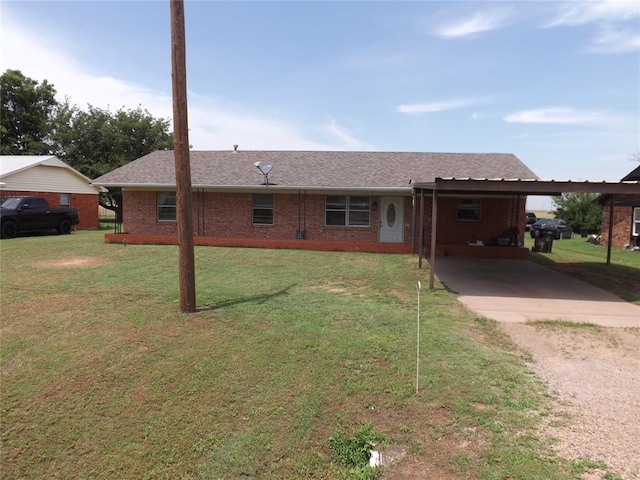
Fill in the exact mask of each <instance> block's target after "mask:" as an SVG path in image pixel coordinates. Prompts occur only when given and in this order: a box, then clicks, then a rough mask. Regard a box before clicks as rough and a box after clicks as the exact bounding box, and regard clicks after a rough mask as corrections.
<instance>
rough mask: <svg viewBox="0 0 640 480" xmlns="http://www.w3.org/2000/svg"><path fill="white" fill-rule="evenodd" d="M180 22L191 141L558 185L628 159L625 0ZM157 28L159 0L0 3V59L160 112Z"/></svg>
mask: <svg viewBox="0 0 640 480" xmlns="http://www.w3.org/2000/svg"><path fill="white" fill-rule="evenodd" d="M185 17H186V32H187V81H188V90H189V104H188V107H189V127H190V143H191V144H192V145H193V147H194V149H198V150H208V149H215V150H218V149H231V148H232V146H233V145H234V144H238V145H240V148H241V149H244V150H279V149H282V150H383V151H439V152H509V153H514V154H515V155H516V156H518V157H519V158H520V159H521V160H523V161H524V162H525V163H526V164H527V165H528V166H529V167H530V168H531V169H532V170H533V171H534V172H535V173H536V174H538V175H539V176H540V177H541V178H544V179H557V180H566V179H572V180H619V179H620V178H621V177H623V176H624V175H626V174H627V173H628V172H630V171H631V170H632V169H633V168H635V167H636V166H637V162H633V161H630V158H631V156H632V155H633V154H634V153H636V152H639V151H640V1H637V0H636V1H621V0H618V1H573V2H556V1H544V0H539V1H535V2H520V1H519V2H509V1H499V2H485V1H472V2H456V1H448V2H436V1H414V2H391V1H375V2H364V1H352V2H341V1H319V2H307V1H297V2H293V1H291V2H273V1H260V2H248V1H230V2H217V1H187V2H186V4H185ZM169 22H170V18H169V2H168V1H159V0H151V1H139V2H134V1H118V2H115V1H114V2H111V1H110V2H89V1H85V2H78V1H75V2H59V1H46V2H45V1H38V2H32V1H6V0H1V1H0V27H1V34H0V35H1V49H2V50H1V51H0V53H1V55H0V67H1V68H2V71H4V70H6V69H8V68H11V69H19V70H22V72H23V73H24V74H25V75H27V76H29V77H31V78H34V79H36V80H39V81H41V80H44V79H47V80H48V81H49V82H51V83H53V84H54V86H55V87H56V89H57V91H58V96H59V97H60V99H63V98H64V97H65V96H66V97H69V98H70V100H71V102H72V103H75V104H78V105H80V106H86V104H92V105H95V106H98V107H103V108H107V107H108V108H111V109H112V110H116V109H118V108H120V107H126V108H135V107H137V106H138V105H141V106H142V107H144V108H146V109H148V110H149V111H150V112H151V113H152V114H153V115H155V116H158V117H162V118H171V116H172V112H171V106H172V103H171V63H170V58H171V57H170V30H169V27H170V23H169ZM543 206H546V205H543ZM534 207H535V206H534Z"/></svg>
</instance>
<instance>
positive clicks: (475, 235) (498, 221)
mask: <svg viewBox="0 0 640 480" xmlns="http://www.w3.org/2000/svg"><path fill="white" fill-rule="evenodd" d="M418 201H419V199H418ZM458 202H459V199H458V198H455V197H441V198H438V227H437V232H436V235H437V243H438V244H439V245H468V244H469V243H470V242H474V241H477V240H481V241H482V242H483V243H484V244H485V245H492V244H493V245H495V242H496V239H497V238H499V237H504V236H506V233H507V232H508V231H509V230H510V229H511V228H512V227H514V228H517V229H518V240H519V241H520V242H521V243H523V241H524V224H525V215H524V213H525V207H524V204H525V201H524V199H518V198H515V199H514V198H511V197H504V198H482V199H481V200H480V220H478V221H476V220H458ZM431 206H432V202H431V198H429V199H427V198H425V211H426V216H425V233H424V238H425V243H426V244H429V243H430V238H431ZM513 222H515V225H514V224H513Z"/></svg>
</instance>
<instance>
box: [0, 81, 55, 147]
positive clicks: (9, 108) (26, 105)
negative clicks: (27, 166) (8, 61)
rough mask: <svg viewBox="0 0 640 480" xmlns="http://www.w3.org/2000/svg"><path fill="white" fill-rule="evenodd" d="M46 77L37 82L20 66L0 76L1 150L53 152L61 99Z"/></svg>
mask: <svg viewBox="0 0 640 480" xmlns="http://www.w3.org/2000/svg"><path fill="white" fill-rule="evenodd" d="M55 95H56V91H55V89H54V88H53V85H51V84H49V83H48V82H47V81H46V80H44V81H43V82H42V83H38V82H37V81H36V80H33V79H32V78H29V77H25V76H24V75H23V74H22V72H21V71H20V70H6V71H5V72H4V73H3V74H2V76H1V77H0V98H1V99H2V109H1V111H0V153H2V154H3V155H46V154H50V153H51V142H50V139H49V132H50V131H51V119H52V115H53V111H54V109H55V107H56V106H57V104H58V102H57V101H56V99H55Z"/></svg>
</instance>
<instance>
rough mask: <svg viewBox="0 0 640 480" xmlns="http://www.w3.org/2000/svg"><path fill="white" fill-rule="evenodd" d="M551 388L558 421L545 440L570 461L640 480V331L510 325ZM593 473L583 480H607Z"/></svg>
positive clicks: (506, 325)
mask: <svg viewBox="0 0 640 480" xmlns="http://www.w3.org/2000/svg"><path fill="white" fill-rule="evenodd" d="M502 328H503V329H504V330H505V332H506V333H507V334H508V335H509V336H510V337H511V338H512V339H513V340H514V342H515V343H516V344H517V345H519V346H520V347H521V348H522V349H524V350H525V351H527V352H529V353H530V354H531V356H532V362H531V368H532V370H533V371H534V372H535V373H536V374H537V375H538V376H539V377H540V378H542V379H543V380H544V381H546V382H547V383H548V385H549V392H550V393H551V394H552V395H553V397H554V400H553V402H554V404H555V409H554V414H553V415H551V417H550V418H549V419H548V422H547V425H546V426H545V428H544V431H543V432H542V433H543V434H546V435H549V436H551V437H553V438H556V439H557V443H556V444H555V447H556V449H557V450H558V452H559V454H560V455H561V456H563V457H565V458H568V459H577V458H589V459H591V460H594V461H603V462H604V463H606V464H607V467H608V471H609V472H613V473H617V474H618V475H620V476H621V477H622V478H624V479H626V480H634V479H640V329H639V328H611V327H609V328H607V327H584V326H581V327H572V326H564V325H555V326H554V325H541V324H522V323H520V324H519V323H504V324H502ZM605 474H606V471H594V472H592V473H590V474H589V475H587V476H585V477H584V478H585V480H596V479H598V480H599V479H602V480H604V479H605Z"/></svg>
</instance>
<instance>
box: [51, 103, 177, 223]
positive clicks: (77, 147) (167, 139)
mask: <svg viewBox="0 0 640 480" xmlns="http://www.w3.org/2000/svg"><path fill="white" fill-rule="evenodd" d="M53 124H54V126H55V128H54V129H53V131H52V132H51V138H52V140H53V143H54V145H55V149H54V152H55V154H56V155H57V156H58V158H60V159H62V160H64V161H65V162H66V163H67V164H68V165H71V166H72V167H73V168H75V169H76V170H78V171H79V172H81V173H83V174H84V175H86V176H87V177H89V178H97V177H99V176H101V175H104V174H105V173H108V172H110V171H111V170H114V169H115V168H118V167H121V166H123V165H125V164H127V163H129V162H131V161H132V160H135V159H136V158H140V157H142V156H144V155H147V154H148V153H151V152H153V151H155V150H167V149H171V148H173V134H172V132H171V131H170V130H169V120H164V119H159V118H155V117H153V116H152V115H151V114H150V113H149V112H148V111H147V110H144V109H142V107H138V108H136V109H130V110H125V109H124V108H121V109H120V110H118V111H117V112H115V113H111V112H110V111H109V110H104V109H101V108H98V107H94V106H92V105H89V106H88V109H87V110H80V109H79V108H78V107H77V106H75V105H71V104H70V102H69V100H68V99H66V100H65V101H64V102H63V103H62V104H60V105H59V106H58V108H57V109H56V114H55V120H54V122H53ZM100 205H101V206H103V207H104V208H107V209H109V210H113V211H114V212H115V213H116V217H117V219H121V214H122V211H121V199H120V197H119V196H118V194H117V193H116V192H108V193H103V194H101V195H100Z"/></svg>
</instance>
